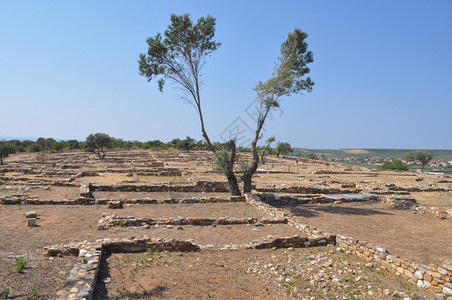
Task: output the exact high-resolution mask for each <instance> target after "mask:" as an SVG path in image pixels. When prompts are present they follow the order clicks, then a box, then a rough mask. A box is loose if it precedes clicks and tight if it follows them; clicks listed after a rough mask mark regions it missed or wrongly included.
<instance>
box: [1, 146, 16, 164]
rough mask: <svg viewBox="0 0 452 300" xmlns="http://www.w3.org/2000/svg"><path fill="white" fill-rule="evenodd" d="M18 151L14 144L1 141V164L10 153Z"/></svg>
mask: <svg viewBox="0 0 452 300" xmlns="http://www.w3.org/2000/svg"><path fill="white" fill-rule="evenodd" d="M15 152H16V149H15V147H14V145H13V144H11V143H9V142H4V141H0V165H3V164H4V162H3V158H5V157H8V156H9V155H10V154H13V153H15Z"/></svg>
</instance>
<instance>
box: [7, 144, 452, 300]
mask: <svg viewBox="0 0 452 300" xmlns="http://www.w3.org/2000/svg"><path fill="white" fill-rule="evenodd" d="M238 156H239V157H240V159H244V160H247V159H248V160H249V158H250V155H249V154H244V153H240V154H238ZM213 162H214V159H213V156H212V154H211V153H209V152H206V151H190V152H186V151H177V150H132V151H109V152H108V153H107V158H106V160H104V161H99V160H98V158H97V157H96V156H95V155H94V154H88V153H84V152H71V153H69V152H68V153H56V154H51V153H40V154H39V155H36V154H30V153H20V154H14V155H11V156H10V157H8V158H7V160H6V164H5V166H1V167H0V197H5V196H8V195H11V194H16V193H25V194H26V196H27V197H30V198H36V199H41V200H58V199H75V198H77V197H78V196H79V193H80V188H79V187H78V186H76V187H60V186H56V185H57V183H55V185H52V181H53V180H57V179H68V178H70V176H72V175H73V174H75V173H78V172H83V171H92V172H95V173H99V174H100V175H99V176H92V177H85V178H83V177H82V178H78V179H76V180H75V181H73V182H72V183H73V184H74V183H75V184H78V183H81V182H82V181H86V180H89V181H91V182H92V183H96V182H98V183H101V184H113V183H120V182H123V181H127V182H129V181H130V180H131V179H132V177H131V176H127V175H126V174H128V173H131V172H130V171H131V170H141V169H142V170H148V169H153V168H154V167H155V168H154V169H153V171H156V172H160V171H161V169H162V167H163V166H164V167H166V168H174V169H175V170H176V169H177V170H178V171H180V172H187V174H188V176H189V177H190V181H191V182H195V181H196V180H197V179H198V180H199V179H202V180H209V181H225V178H224V176H223V175H220V174H216V173H214V172H213V171H212V166H213ZM112 169H115V170H118V169H119V170H120V169H122V171H121V172H123V173H112V172H108V171H109V170H112ZM2 171H4V172H2ZM146 172H147V171H146ZM29 173H32V175H27V174H29ZM45 174H50V175H49V176H48V177H45ZM5 175H6V176H5ZM8 176H12V177H14V178H16V179H17V178H19V177H20V178H21V180H22V182H21V183H20V184H18V182H17V181H14V180H10V179H8ZM43 176H44V177H43ZM42 179H47V180H48V181H45V183H46V185H45V186H42V187H39V188H31V187H32V185H33V184H36V183H37V182H39V180H42ZM27 180H28V181H29V183H28V184H27ZM138 180H139V182H137V183H136V184H138V185H139V184H144V183H146V184H150V183H153V182H159V183H162V182H165V181H170V182H173V183H176V184H185V183H186V181H185V179H183V178H182V177H180V176H153V175H150V176H138ZM253 180H254V182H253V183H254V184H256V186H257V187H258V188H264V187H267V188H268V187H274V188H284V187H291V186H302V187H316V188H323V189H328V188H335V189H341V188H344V186H352V187H351V188H352V189H360V190H362V191H363V192H364V193H366V192H369V193H372V191H383V192H385V191H389V189H388V188H391V187H393V188H394V189H398V188H400V189H404V190H410V189H420V190H422V192H415V193H414V192H413V193H411V194H410V195H407V197H413V198H415V199H416V200H417V201H418V202H419V203H421V204H425V205H429V206H440V207H452V205H451V201H452V199H451V190H452V180H450V179H448V178H443V177H441V176H438V175H428V174H416V173H412V172H395V171H381V170H376V169H375V170H371V169H368V168H363V167H359V166H351V165H345V164H337V163H326V162H322V161H316V160H309V159H299V160H298V162H297V161H296V160H295V159H292V158H286V159H284V158H276V157H271V156H269V157H268V158H267V163H266V164H265V165H260V166H259V171H258V173H257V174H256V175H255V176H254V177H253ZM39 184H41V183H39ZM128 184H131V183H128ZM438 189H443V190H448V191H449V192H436V191H433V190H438ZM429 190H430V191H429ZM94 197H95V198H97V199H105V198H106V199H141V198H146V197H148V198H151V199H181V198H192V197H228V193H194V192H193V193H192V192H166V193H146V192H95V191H94ZM287 209H288V210H290V211H292V212H293V213H295V214H296V215H297V217H298V218H300V219H301V220H302V221H303V222H304V223H306V224H308V225H313V226H316V227H318V228H319V229H321V230H323V231H328V232H331V233H333V234H343V235H347V236H352V237H354V238H357V239H360V240H366V241H368V242H371V243H372V244H374V245H380V246H382V247H385V248H387V249H388V251H390V252H391V253H392V254H395V255H398V256H401V257H402V258H403V259H407V260H410V261H414V262H418V263H423V264H429V263H440V262H442V261H443V260H444V259H450V258H452V252H451V250H450V246H449V244H450V241H451V240H452V226H451V221H450V220H440V219H438V218H435V217H434V216H432V215H414V214H412V213H410V212H409V211H403V210H398V209H391V208H390V207H389V206H388V205H386V204H382V203H362V204H360V203H353V204H341V205H333V204H331V205H329V204H324V205H311V204H309V205H299V206H294V207H287ZM31 210H34V211H36V212H37V213H38V215H39V219H38V225H39V226H38V227H35V228H30V227H27V226H26V219H25V213H26V212H27V211H31ZM104 212H106V213H109V214H117V215H119V216H136V217H178V216H180V217H208V218H217V217H226V216H229V217H236V218H245V217H263V216H265V214H264V213H263V212H262V211H259V210H256V209H254V208H252V207H251V206H248V204H246V203H218V204H215V203H212V204H180V205H163V204H159V205H132V206H129V205H126V207H125V208H124V209H122V210H111V209H108V208H107V207H106V206H103V205H93V206H62V205H60V206H49V205H45V206H43V205H36V206H30V205H25V206H18V205H0V228H1V230H0V295H1V292H2V289H3V288H4V287H6V286H11V295H16V296H17V298H16V299H25V298H27V297H30V295H31V293H32V287H33V288H39V293H38V297H41V298H42V299H52V298H54V296H53V295H54V293H55V291H56V290H57V289H59V288H61V287H62V283H63V280H64V279H65V278H66V277H67V276H66V275H67V274H66V273H67V271H68V270H69V269H70V265H71V263H72V261H71V259H73V258H67V259H66V258H64V259H62V258H55V259H54V260H49V261H46V260H43V259H41V258H40V257H39V255H37V254H38V253H39V252H40V251H42V248H43V247H44V246H49V245H54V244H59V243H69V242H78V241H84V240H95V239H98V238H104V237H111V238H114V237H121V238H130V237H131V236H133V235H149V236H159V237H166V238H180V239H185V240H186V239H193V240H194V241H195V242H197V243H201V244H204V245H214V246H218V247H221V245H224V244H231V243H232V244H238V243H247V242H250V241H252V240H253V239H259V238H262V237H266V236H267V235H274V236H275V235H279V236H282V235H284V236H292V235H294V234H300V235H301V232H300V231H298V230H296V229H295V228H294V227H291V226H288V225H281V224H279V225H271V226H260V227H257V226H254V225H250V226H246V225H230V226H217V227H212V226H204V227H200V226H159V227H151V228H148V229H146V228H143V227H140V228H132V227H116V228H110V229H108V230H104V231H98V230H97V224H98V221H99V219H100V218H101V215H102V213H104ZM288 251H289V250H276V251H274V250H262V251H256V250H249V252H247V251H243V250H238V251H236V252H231V251H221V252H210V251H207V252H201V253H189V254H183V255H182V256H181V255H180V254H177V253H167V254H159V255H161V256H162V257H163V258H162V257H161V258H158V260H155V258H156V254H133V255H132V254H130V255H129V254H127V255H120V254H118V255H113V256H111V257H110V258H108V260H107V261H105V262H104V267H105V268H106V270H107V271H108V272H111V276H110V275H108V274H107V275H108V276H110V277H111V282H105V283H101V284H100V285H99V287H100V288H101V290H100V292H98V296H97V299H108V298H112V299H114V297H115V296H118V297H119V298H124V299H129V297H130V298H133V299H149V298H150V297H151V296H152V297H156V298H173V299H175V298H201V299H202V298H209V295H210V298H216V299H239V298H253V297H254V298H262V299H275V298H284V299H286V298H288V299H290V298H291V297H293V298H297V299H299V298H303V297H306V298H308V299H309V298H311V297H315V299H334V298H336V296H339V298H341V299H342V297H345V298H349V299H354V298H357V299H382V298H383V299H384V298H388V297H389V298H390V297H392V296H393V295H394V293H395V292H401V293H402V292H403V293H405V294H397V295H395V296H394V297H401V298H404V297H405V296H404V295H413V294H418V295H421V296H423V297H425V298H427V299H428V298H429V296H428V294H427V296H424V294H422V292H419V293H418V292H417V290H416V287H414V286H411V285H409V284H406V283H405V284H404V283H403V282H402V281H399V279H394V278H393V277H391V276H392V275H390V274H387V273H383V272H381V271H380V270H378V268H375V267H364V266H363V265H364V264H365V263H363V262H362V261H361V262H360V261H359V260H358V259H357V258H356V257H352V256H350V257H348V256H347V254H346V253H338V252H337V251H336V250H335V249H334V248H333V252H330V251H331V248H330V247H322V248H318V249H296V250H295V251H292V252H290V251H289V252H288ZM316 251H318V252H316ZM18 255H24V256H25V257H26V258H27V260H28V264H27V267H26V268H25V271H24V273H23V274H17V273H14V272H10V271H8V270H11V268H12V266H14V263H15V261H14V260H15V257H16V256H18ZM140 255H141V256H140ZM143 255H150V257H147V256H146V257H145V260H148V259H150V258H151V260H150V261H149V260H148V263H146V264H144V265H145V266H144V267H143V266H141V265H140V264H143V263H142V262H140V264H137V263H136V262H137V260H138V259H141V258H142V257H143ZM312 255H314V258H315V259H312V258H309V257H312ZM38 257H39V258H38ZM329 261H331V262H332V263H331V264H328V266H327V267H318V266H320V265H322V266H323V264H324V263H326V262H329ZM346 261H348V265H347V263H346ZM163 262H165V263H163ZM105 264H106V265H105ZM132 264H134V265H132ZM148 264H149V265H150V266H151V267H148V266H147V265H148ZM360 264H361V265H360ZM269 265H272V266H271V267H270V266H269ZM137 266H139V267H138V268H137ZM190 266H191V267H190ZM351 266H353V268H352V267H351ZM272 268H274V269H272ZM350 269H352V272H349V271H348V270H350ZM306 270H307V271H306ZM339 271H340V272H339ZM104 275H105V274H104ZM104 275H103V276H104ZM346 275H347V276H346ZM108 276H107V277H108ZM315 276H316V277H317V278H316V277H315ZM334 276H335V277H334ZM104 277H105V276H104ZM107 277H105V278H107ZM137 278H138V280H137ZM322 278H323V279H322ZM334 278H336V279H334ZM358 278H359V279H358ZM312 280H313V281H312ZM327 283H328V284H327ZM339 283H340V284H339ZM38 285H39V286H38ZM369 286H371V288H369ZM387 290H388V291H387ZM13 291H14V293H15V294H14V293H13ZM49 295H52V296H49ZM99 295H100V296H99ZM250 295H252V296H250ZM99 297H101V298H99ZM102 297H104V298H102Z"/></svg>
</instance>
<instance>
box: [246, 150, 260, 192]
mask: <svg viewBox="0 0 452 300" xmlns="http://www.w3.org/2000/svg"><path fill="white" fill-rule="evenodd" d="M251 151H252V152H253V162H252V163H251V166H250V168H249V169H248V170H246V171H245V173H244V174H243V193H245V194H247V193H251V179H252V177H253V175H254V173H256V170H257V166H258V164H259V155H258V154H257V150H256V142H255V141H253V142H251Z"/></svg>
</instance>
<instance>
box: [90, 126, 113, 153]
mask: <svg viewBox="0 0 452 300" xmlns="http://www.w3.org/2000/svg"><path fill="white" fill-rule="evenodd" d="M112 143H113V138H112V137H110V136H109V135H108V134H106V133H100V132H98V133H96V134H90V135H89V136H88V137H87V138H86V144H85V147H86V150H87V151H88V152H96V153H97V156H98V157H99V159H104V158H105V155H106V154H107V149H108V148H110V147H111V145H112Z"/></svg>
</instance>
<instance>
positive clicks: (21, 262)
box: [16, 257, 27, 273]
mask: <svg viewBox="0 0 452 300" xmlns="http://www.w3.org/2000/svg"><path fill="white" fill-rule="evenodd" d="M26 264H27V260H26V259H25V258H23V257H16V272H17V273H22V272H23V271H24V269H25V265H26Z"/></svg>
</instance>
